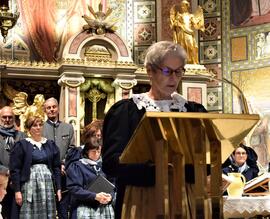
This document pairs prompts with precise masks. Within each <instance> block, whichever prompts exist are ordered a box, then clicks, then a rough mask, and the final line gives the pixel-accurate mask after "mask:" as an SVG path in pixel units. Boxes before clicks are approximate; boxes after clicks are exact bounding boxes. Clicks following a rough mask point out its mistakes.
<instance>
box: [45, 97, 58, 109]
mask: <svg viewBox="0 0 270 219" xmlns="http://www.w3.org/2000/svg"><path fill="white" fill-rule="evenodd" d="M49 101H54V102H55V103H56V105H57V106H58V105H59V104H58V101H57V99H55V98H54V97H50V98H48V99H47V100H46V101H45V102H44V104H43V106H44V107H46V104H47V103H48V102H49Z"/></svg>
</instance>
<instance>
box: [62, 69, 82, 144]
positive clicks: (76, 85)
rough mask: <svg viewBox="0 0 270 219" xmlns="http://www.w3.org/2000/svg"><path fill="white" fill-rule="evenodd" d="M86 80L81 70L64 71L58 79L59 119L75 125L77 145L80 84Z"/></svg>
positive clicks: (78, 142)
mask: <svg viewBox="0 0 270 219" xmlns="http://www.w3.org/2000/svg"><path fill="white" fill-rule="evenodd" d="M84 81H85V78H84V77H83V73H81V72H63V73H62V75H61V77H60V79H59V80H58V84H59V85H60V86H61V93H60V100H59V111H60V114H59V119H60V120H61V121H64V122H66V123H70V124H72V125H73V127H74V132H75V133H74V135H75V143H76V146H79V145H80V85H81V84H82V83H84Z"/></svg>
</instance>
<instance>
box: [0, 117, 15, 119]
mask: <svg viewBox="0 0 270 219" xmlns="http://www.w3.org/2000/svg"><path fill="white" fill-rule="evenodd" d="M2 119H13V116H2Z"/></svg>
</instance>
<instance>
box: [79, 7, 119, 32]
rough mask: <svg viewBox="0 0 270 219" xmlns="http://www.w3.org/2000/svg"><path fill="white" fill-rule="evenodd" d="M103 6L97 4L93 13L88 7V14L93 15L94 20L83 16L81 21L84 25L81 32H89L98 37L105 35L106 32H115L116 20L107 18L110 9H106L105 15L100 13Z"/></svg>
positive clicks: (110, 11)
mask: <svg viewBox="0 0 270 219" xmlns="http://www.w3.org/2000/svg"><path fill="white" fill-rule="evenodd" d="M102 8H103V5H102V4H101V3H99V5H98V11H96V12H95V11H94V9H93V8H92V7H91V6H88V9H89V11H90V13H91V14H92V15H93V17H94V19H92V18H91V17H89V16H87V15H83V16H82V17H83V19H84V20H85V21H86V23H87V24H86V25H84V26H83V30H87V31H90V32H95V33H96V34H98V35H102V34H105V33H106V32H115V31H116V29H117V27H116V26H115V24H116V23H117V21H118V20H117V19H110V18H109V16H110V15H111V13H112V9H111V8H108V9H107V11H106V13H104V12H103V11H102Z"/></svg>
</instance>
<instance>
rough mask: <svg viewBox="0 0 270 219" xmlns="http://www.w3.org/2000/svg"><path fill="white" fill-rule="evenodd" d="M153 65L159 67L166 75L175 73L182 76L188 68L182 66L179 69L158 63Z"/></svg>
mask: <svg viewBox="0 0 270 219" xmlns="http://www.w3.org/2000/svg"><path fill="white" fill-rule="evenodd" d="M153 66H154V67H155V68H157V69H159V70H160V71H161V72H162V74H163V75H165V76H171V75H172V74H173V73H175V75H176V76H177V77H181V76H182V75H183V74H184V73H185V71H186V69H185V68H182V67H181V68H177V69H171V68H169V67H163V68H161V67H159V66H157V65H153Z"/></svg>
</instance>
